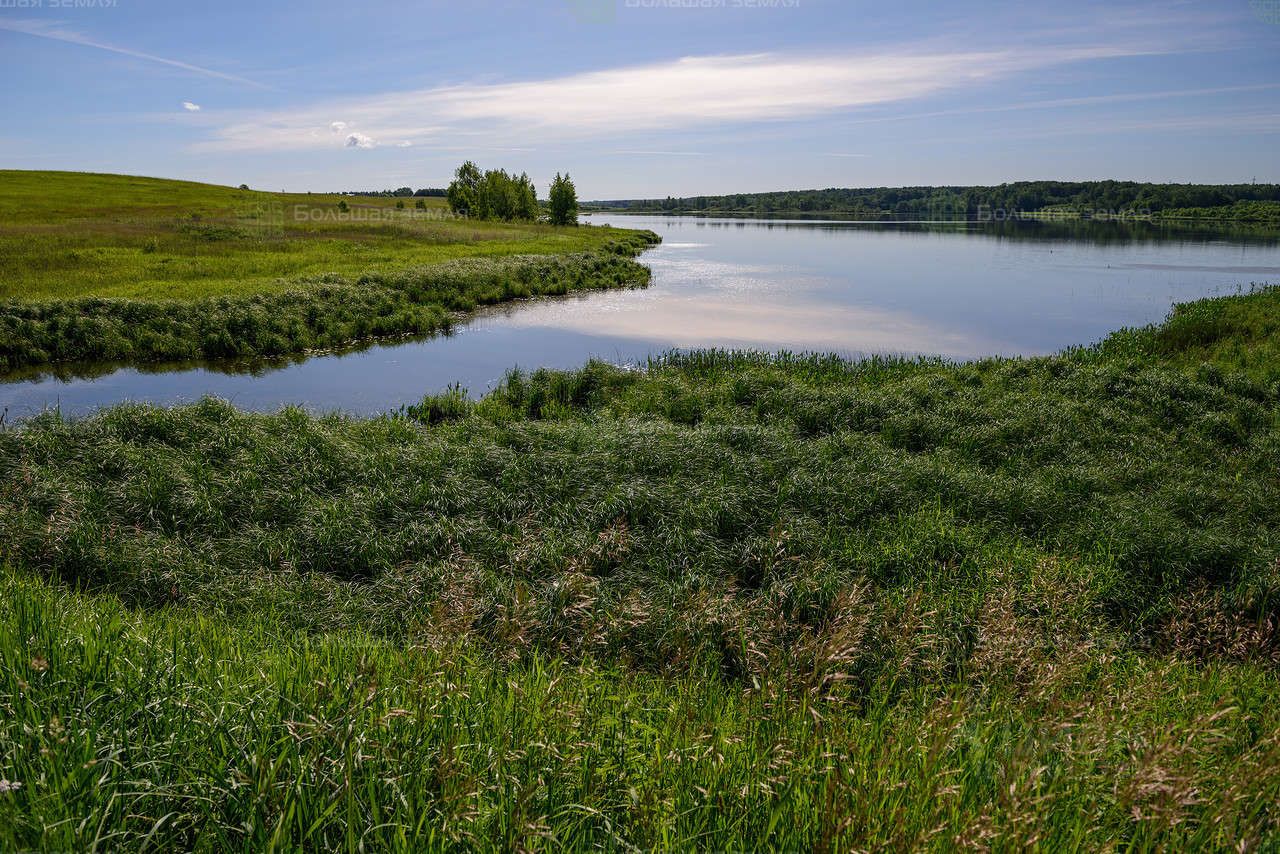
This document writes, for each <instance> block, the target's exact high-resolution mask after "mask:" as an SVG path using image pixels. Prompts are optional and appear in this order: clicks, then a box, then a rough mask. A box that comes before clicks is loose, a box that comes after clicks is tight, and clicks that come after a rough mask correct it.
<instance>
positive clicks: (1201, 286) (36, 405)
mask: <svg viewBox="0 0 1280 854" xmlns="http://www.w3.org/2000/svg"><path fill="white" fill-rule="evenodd" d="M586 220H587V221H588V222H597V223H600V222H607V223H610V224H613V225H619V226H628V227H635V228H649V229H653V230H654V231H656V232H658V233H659V234H660V235H662V238H663V241H664V242H663V244H662V245H661V246H659V247H657V248H655V249H653V250H651V251H649V252H647V253H646V254H645V255H644V256H643V258H642V260H643V261H644V262H645V263H647V264H648V265H649V266H651V267H652V268H653V281H652V283H651V285H650V286H649V287H648V288H646V289H635V290H626V291H609V292H594V293H586V294H581V295H575V296H569V297H564V298H559V299H545V300H530V301H522V302H517V303H508V304H505V305H502V306H497V307H494V308H491V309H486V310H484V311H482V312H480V313H479V314H478V315H477V316H475V317H474V318H472V319H470V320H469V321H467V322H466V323H464V324H460V325H459V326H458V327H457V328H456V329H455V330H454V332H453V333H452V334H450V335H446V336H438V337H434V338H428V339H418V340H407V341H406V340H401V341H396V342H393V343H387V344H382V345H375V346H372V347H367V348H365V349H361V350H358V351H353V352H346V353H335V354H325V355H318V356H312V357H309V358H305V359H300V360H285V361H284V362H282V363H276V364H270V363H256V364H251V365H245V364H221V365H219V364H203V365H175V366H146V367H145V368H143V369H138V368H136V367H127V366H124V367H115V366H100V365H99V366H69V367H64V368H59V373H58V375H53V374H51V373H49V372H47V371H45V372H36V373H32V374H29V375H25V378H22V379H16V380H15V379H13V378H10V380H9V381H6V382H0V411H4V412H6V416H5V417H6V418H7V419H8V420H9V421H13V420H16V419H21V418H24V417H27V416H29V415H31V414H33V413H36V412H39V411H40V410H41V409H44V408H46V407H60V408H61V410H62V412H64V413H67V414H83V413H88V412H92V411H94V410H95V409H97V408H99V407H101V406H106V405H110V404H113V403H118V402H120V401H125V400H138V401H151V402H155V403H163V404H172V403H180V402H186V401H193V400H198V399H199V398H201V397H202V396H204V395H216V396H218V397H223V398H226V399H228V400H230V401H232V402H233V403H235V404H236V405H237V406H240V407H243V408H246V409H257V410H273V409H276V408H278V407H280V406H282V405H285V404H301V405H303V406H305V407H307V408H308V409H310V410H313V411H329V410H341V411H345V412H351V413H358V414H372V413H377V412H385V411H388V410H394V409H397V408H399V407H400V406H402V405H404V404H408V403H414V402H416V401H418V400H419V399H420V398H421V397H422V396H423V395H424V394H426V393H428V392H435V391H440V390H442V389H444V388H446V387H447V386H449V385H450V384H452V383H460V384H461V385H462V386H463V387H465V388H467V389H468V390H469V391H470V392H471V393H472V394H473V395H478V394H482V393H484V392H485V391H486V390H488V389H489V388H492V387H493V385H494V384H496V383H497V382H499V381H500V380H501V379H502V377H503V375H504V374H505V373H506V372H507V371H508V370H509V369H511V368H513V367H517V366H518V367H520V368H523V369H528V370H532V369H535V368H538V367H543V366H546V367H555V368H573V367H578V366H580V365H582V364H583V363H584V362H585V361H587V360H588V359H590V358H593V357H594V358H601V359H606V360H608V361H610V362H615V363H619V364H638V363H642V362H643V361H644V360H645V359H646V358H648V357H649V356H653V355H659V354H661V353H663V352H665V351H667V350H670V349H673V348H680V349H687V348H700V347H731V348H756V349H767V350H792V351H824V352H837V353H841V354H844V355H848V356H854V357H856V356H860V355H866V354H871V353H901V354H920V353H924V354H936V355H941V356H946V357H949V358H953V359H973V358H979V357H983V356H991V355H1008V356H1014V355H1039V354H1045V353H1052V352H1056V351H1058V350H1061V349H1063V348H1065V347H1068V346H1071V345H1074V344H1088V343H1091V342H1093V341H1096V340H1098V339H1099V338H1101V337H1103V336H1104V335H1106V334H1107V333H1108V332H1111V331H1112V330H1114V329H1117V328H1119V327H1122V326H1133V325H1141V324H1146V323H1150V322H1153V321H1157V320H1160V319H1161V318H1162V317H1164V315H1165V314H1166V313H1167V312H1168V310H1169V308H1170V306H1171V305H1172V304H1173V303H1175V302H1181V301H1185V300H1189V299H1195V298H1197V297H1201V296H1208V295H1216V294H1222V293H1232V292H1235V291H1236V290H1237V289H1240V288H1245V289H1247V288H1248V287H1249V286H1250V285H1251V284H1253V283H1264V282H1270V283H1280V241H1278V240H1277V239H1275V238H1273V237H1267V236H1257V235H1251V234H1248V233H1236V232H1213V231H1205V230H1202V229H1184V228H1172V227H1160V226H1155V225H1152V224H1149V223H1113V222H1093V223H1043V222H1004V223H979V222H969V223H919V222H894V223H855V222H829V221H789V220H750V219H709V218H708V219H703V218H692V217H663V216H627V215H620V214H608V215H603V214H601V215H595V216H591V217H587V218H586Z"/></svg>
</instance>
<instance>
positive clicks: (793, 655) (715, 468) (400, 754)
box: [0, 277, 1280, 850]
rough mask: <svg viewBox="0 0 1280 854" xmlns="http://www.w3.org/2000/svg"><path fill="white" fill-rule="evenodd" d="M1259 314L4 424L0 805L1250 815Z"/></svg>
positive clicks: (1267, 769)
mask: <svg viewBox="0 0 1280 854" xmlns="http://www.w3.org/2000/svg"><path fill="white" fill-rule="evenodd" d="M410 279H412V277H410ZM1277 317H1280V301H1278V300H1277V298H1276V292H1275V291H1273V290H1263V291H1258V292H1255V293H1251V294H1245V295H1241V296H1239V297H1232V298H1227V299H1221V300H1215V301H1207V302H1202V303H1197V304H1192V305H1190V306H1186V307H1180V308H1179V309H1178V310H1176V311H1175V312H1174V314H1173V315H1172V316H1171V318H1170V320H1169V321H1168V322H1166V323H1164V324H1160V325H1157V326H1154V327H1150V328H1147V329H1142V330H1126V331H1122V332H1120V333H1117V334H1116V335H1115V336H1112V338H1110V339H1108V340H1107V341H1105V342H1103V343H1102V344H1101V345H1099V346H1097V347H1093V348H1087V349H1081V350H1076V351H1071V352H1068V353H1064V354H1062V355H1060V356H1055V357H1050V358H1038V359H1014V360H1005V359H994V360H987V361H982V362H977V363H971V364H964V365H954V364H949V363H944V362H941V361H936V360H901V359H872V360H867V361H863V362H856V363H854V362H848V361H844V360H841V359H838V358H835V357H818V356H792V355H786V354H782V355H765V354H755V353H726V352H695V353H684V354H672V355H669V356H667V357H665V358H663V359H661V360H656V361H655V362H653V363H652V364H650V365H649V366H647V369H646V370H643V371H624V370H621V369H618V368H614V367H611V366H609V365H606V364H601V363H591V364H588V365H587V366H585V367H584V368H583V369H581V370H579V371H572V372H555V371H539V372H536V373H534V374H518V373H517V374H512V375H511V376H510V377H508V379H507V381H506V382H505V383H504V384H503V385H502V386H501V387H499V388H498V389H497V390H495V391H494V392H492V393H491V394H489V395H487V396H486V397H484V398H482V399H479V400H470V399H468V398H467V397H466V396H465V395H464V394H463V393H462V392H461V390H460V389H453V390H451V391H450V392H449V393H447V394H445V395H441V396H437V397H431V398H427V399H424V401H423V402H422V403H421V404H420V405H418V406H414V407H408V408H406V410H405V411H404V412H403V413H401V414H399V415H396V416H388V417H383V418H376V419H351V418H345V417H338V416H326V417H313V416H310V415H307V414H305V413H304V412H302V411H300V410H295V409H286V410H282V411H281V412H279V413H276V414H272V415H261V414H248V413H243V412H240V411H238V410H236V409H234V408H233V407H231V406H229V405H228V404H225V403H222V402H219V401H215V400H206V401H203V402H201V403H199V404H196V405H193V406H188V407H181V408H175V409H162V408H154V407H147V406H134V405H126V406H119V407H115V408H113V409H111V410H108V411H106V412H104V413H102V414H100V415H98V416H95V417H92V418H88V419H82V420H68V419H63V418H60V417H59V416H57V415H56V414H52V413H51V414H46V415H44V416H41V417H39V418H36V419H34V420H32V421H30V422H26V423H24V424H23V425H22V426H20V427H19V428H17V429H13V430H10V431H8V432H2V433H0V561H3V562H6V563H7V564H8V566H9V567H10V568H9V570H8V571H7V572H6V574H5V575H4V576H3V582H2V583H3V586H4V595H3V597H0V655H3V657H4V659H3V663H4V668H3V671H2V672H0V705H2V706H3V708H4V723H3V724H0V726H2V727H3V729H0V778H3V779H5V780H8V781H10V782H16V783H21V786H20V787H19V788H16V789H11V790H10V791H9V792H7V793H3V794H0V845H5V846H8V847H19V848H22V847H41V846H43V847H51V848H66V847H71V848H82V847H88V846H90V845H93V844H99V845H112V846H125V847H143V846H144V845H151V846H155V847H188V848H214V847H228V846H234V847H247V848H263V847H272V848H296V847H323V848H337V847H342V848H348V849H355V848H357V847H359V846H361V845H364V846H365V847H395V848H402V849H414V850H420V849H423V848H428V849H442V848H454V847H481V848H505V849H522V850H528V849H537V848H568V849H587V848H608V849H625V848H651V847H662V848H690V847H701V848H714V849H758V848H762V847H773V848H778V849H788V850H795V849H806V850H807V849H821V850H865V849H870V848H881V847H889V848H895V849H897V848H911V847H924V848H932V849H939V850H942V849H950V848H952V847H954V846H956V845H965V846H971V847H978V848H997V849H1001V850H1008V849H1016V848H1025V847H1034V846H1039V847H1043V848H1046V849H1049V850H1058V849H1062V848H1108V847H1133V848H1137V849H1144V850H1145V849H1152V848H1163V847H1177V848H1211V849H1222V850H1225V849H1237V850H1238V849H1244V850H1254V849H1266V848H1269V847H1273V846H1274V845H1275V844H1276V841H1277V839H1278V838H1280V837H1278V836H1277V821H1280V814H1278V813H1277V810H1276V807H1275V804H1276V803H1277V802H1280V738H1278V736H1277V734H1278V733H1280V717H1277V715H1278V714H1280V713H1278V712H1277V711H1276V710H1277V709H1280V703H1278V702H1277V701H1278V700H1280V685H1278V684H1277V680H1276V670H1275V667H1276V662H1277V658H1278V657H1280V635H1278V634H1277V626H1278V625H1280V619H1278V617H1280V604H1278V603H1280V598H1278V597H1277V594H1278V593H1280V543H1278V542H1277V523H1278V522H1280V518H1278V517H1280V509H1278V508H1280V477H1278V476H1277V469H1276V466H1275V461H1276V459H1278V458H1280V419H1278V417H1277V416H1278V404H1280V384H1278V382H1277V380H1278V379H1280V376H1278V375H1277V372H1276V369H1275V367H1274V365H1275V362H1274V361H1268V360H1269V357H1268V356H1267V355H1266V354H1267V353H1269V352H1270V348H1272V347H1274V335H1273V334H1272V332H1271V330H1273V329H1274V324H1275V322H1276V319H1277ZM6 833H7V834H8V836H4V835H3V834H6Z"/></svg>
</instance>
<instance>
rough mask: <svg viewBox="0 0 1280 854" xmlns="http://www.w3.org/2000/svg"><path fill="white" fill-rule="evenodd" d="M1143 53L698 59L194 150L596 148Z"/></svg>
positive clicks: (258, 117) (414, 95) (420, 96)
mask: <svg viewBox="0 0 1280 854" xmlns="http://www.w3.org/2000/svg"><path fill="white" fill-rule="evenodd" d="M1149 52H1151V51H1150V50H1148V49H1142V48H1135V47H1116V46H1085V47H1057V48H1054V47H1045V46H1031V45H1028V46H1026V47H1023V48H1017V49H1002V50H990V51H972V50H951V51H948V50H924V49H921V48H918V47H917V48H915V49H897V50H885V51H881V52H877V53H861V54H850V55H843V54H842V55H828V56H808V55H806V56H793V55H784V54H750V55H738V56H699V57H686V58H684V59H679V60H674V61H669V62H661V63H653V64H649V65H638V66H630V67H624V68H614V69H608V70H603V71H592V72H585V73H579V74H572V75H567V76H562V77H554V78H549V79H545V80H533V81H525V82H520V83H500V84H467V85H460V86H450V87H438V88H431V89H418V90H412V91H406V92H395V93H388V94H379V95H371V96H369V97H366V98H358V99H347V100H343V101H340V102H335V103H326V104H320V105H316V106H312V107H307V108H300V109H291V110H284V111H277V112H270V113H257V114H251V115H247V116H245V117H244V118H243V119H242V120H239V121H236V122H234V123H232V124H229V125H226V126H224V127H222V128H221V129H220V130H218V131H217V133H216V136H215V138H214V139H212V140H209V141H207V142H206V143H204V144H203V145H202V146H201V147H202V148H206V149H217V150H263V149H268V150H288V149H302V148H314V147H323V146H325V145H326V144H328V143H326V142H325V140H324V138H323V136H321V135H319V134H317V133H316V132H315V131H316V129H318V128H324V127H326V126H329V125H330V122H331V117H332V116H333V115H335V114H337V115H342V116H345V117H347V123H348V124H351V125H355V126H358V127H360V128H362V129H363V130H364V131H366V132H368V133H369V134H371V135H373V136H376V137H379V138H381V137H392V138H404V139H413V140H415V141H423V140H431V139H445V138H448V137H450V136H456V135H458V134H461V133H470V134H476V135H488V136H490V137H496V136H499V135H503V136H509V135H510V133H511V132H513V131H516V130H518V131H519V132H520V133H521V134H523V135H525V136H526V137H535V136H537V137H543V138H546V137H553V138H566V137H601V136H617V135H621V134H627V133H636V132H641V131H656V130H678V129H682V128H688V127H693V126H699V125H708V124H717V123H719V124H725V123H734V122H739V123H740V122H759V121H776V120H789V119H801V118H806V117H813V116H820V115H825V114H830V113H835V112H839V111H845V110H851V109H855V108H859V107H866V106H871V105H876V104H888V103H895V102H900V101H906V100H910V99H915V98H922V97H925V96H928V95H934V94H937V93H939V92H944V91H948V90H952V89H957V88H961V87H965V86H972V85H977V84H981V83H983V82H985V81H989V80H993V79H998V78H1002V77H1007V76H1009V75H1013V74H1017V73H1024V72H1028V71H1032V70H1035V69H1039V68H1045V67H1048V66H1052V65H1057V64H1062V63H1069V62H1077V61H1086V60H1096V59H1106V58H1113V57H1119V56H1132V55H1137V54H1141V53H1149Z"/></svg>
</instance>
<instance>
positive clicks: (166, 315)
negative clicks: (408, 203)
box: [0, 231, 659, 372]
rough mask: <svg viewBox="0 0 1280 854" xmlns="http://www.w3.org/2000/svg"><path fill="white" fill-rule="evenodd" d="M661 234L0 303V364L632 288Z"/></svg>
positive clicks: (243, 338)
mask: <svg viewBox="0 0 1280 854" xmlns="http://www.w3.org/2000/svg"><path fill="white" fill-rule="evenodd" d="M658 242H659V238H658V236H657V235H655V234H653V233H652V232H630V233H628V232H623V231H619V232H617V233H616V236H614V238H613V239H612V240H610V241H609V242H607V243H606V244H605V245H603V246H602V247H601V248H600V249H599V250H597V251H592V252H577V253H572V254H567V255H559V256H556V255H533V256H522V255H515V256H501V257H496V258H484V259H460V260H455V261H449V262H445V263H442V264H437V265H431V266H422V267H411V268H407V269H401V270H396V271H394V272H390V273H372V274H366V275H363V276H360V277H358V278H354V279H349V278H344V277H341V276H326V277H322V278H318V279H313V280H303V281H299V282H297V283H296V284H295V285H294V286H293V287H290V288H288V289H285V290H283V291H281V292H274V293H263V294H254V295H250V296H221V297H206V298H201V299H193V300H138V299H110V298H80V299H66V300H56V301H26V300H6V301H4V302H0V328H3V329H4V330H5V336H4V339H3V340H2V341H0V372H3V371H5V370H12V369H15V368H21V367H27V366H33V365H44V364H48V363H53V362H69V361H79V362H91V361H102V362H121V361H136V362H145V361H158V360H188V359H218V358H246V357H271V356H282V355H288V354H292V353H300V352H304V351H307V350H314V349H328V348H334V347H340V346H349V345H351V344H352V343H354V342H358V341H371V340H376V339H377V338H380V337H388V336H396V335H425V334H430V333H434V332H440V331H443V330H446V329H448V328H449V327H450V325H451V324H452V323H453V322H454V316H455V315H456V313H458V312H468V311H471V310H474V309H475V308H476V307H478V306H482V305H492V304H495V303H499V302H504V301H507V300H513V299H520V298H524V297H530V296H542V295H559V294H567V293H571V292H574V291H583V290H598V289H604V288H617V287H638V286H643V285H645V284H646V283H647V282H648V280H649V270H648V268H647V267H645V266H644V265H642V264H639V263H637V262H636V261H635V260H634V256H636V255H638V254H639V253H640V252H642V251H643V250H644V249H646V248H648V247H649V246H652V245H654V244H656V243H658Z"/></svg>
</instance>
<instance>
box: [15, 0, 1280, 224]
mask: <svg viewBox="0 0 1280 854" xmlns="http://www.w3.org/2000/svg"><path fill="white" fill-rule="evenodd" d="M0 70H2V71H3V80H4V82H5V85H4V86H3V87H0V111H3V115H4V116H6V117H7V120H6V122H5V123H4V125H3V126H2V127H0V168H11V169H68V170H77V171H94V172H117V173H126V174H134V175H154V176H159V177H167V178H183V179H189V180H197V181H209V182H213V183H219V184H232V185H236V184H241V183H247V184H249V185H250V186H251V187H254V188H257V189H267V190H289V191H307V190H312V191H338V190H355V189H381V188H393V187H400V186H411V187H414V188H418V187H439V186H444V185H445V184H447V183H448V181H449V179H450V177H451V174H452V172H453V169H454V168H455V167H456V166H457V164H458V163H460V162H461V161H462V160H464V159H472V160H475V161H476V162H477V163H479V164H480V165H481V166H482V167H484V168H489V167H503V168H506V169H508V170H513V171H516V172H528V173H529V175H530V176H531V177H532V178H533V179H534V180H535V182H536V183H537V185H538V187H539V192H540V195H542V196H544V197H545V194H546V187H547V185H548V183H549V182H550V180H551V178H552V176H553V175H554V174H555V173H556V172H558V171H567V172H569V173H570V174H571V175H572V176H573V178H574V180H575V182H576V184H577V187H578V192H579V196H580V197H581V198H584V199H621V198H650V197H663V196H667V195H673V196H689V195H697V194H718V193H734V192H759V191H767V190H783V189H803V188H822V187H866V186H899V185H919V184H998V183H1002V182H1005V181H1016V180H1041V179H1062V180H1091V179H1104V178H1115V179H1125V180H1140V181H1177V182H1206V183H1235V182H1249V181H1253V180H1257V181H1259V182H1280V155H1278V154H1277V152H1280V0H1222V2H1214V0H1199V2H1180V0H1166V2H1140V3H1126V2H1122V1H1120V2H1117V1H1115V0H1113V2H1105V3H1094V2H1089V1H1088V0H1083V2H1077V0H1072V2H1061V0H1057V2H1048V3H1039V2H1032V0H1019V2H985V3H978V2H966V0H954V2H946V3H941V2H936V0H934V2H920V0H892V2H876V3H872V2H859V0H525V2H515V0H451V2H444V1H443V0H422V2H410V0H400V2H380V1H379V0H372V2H359V3H356V2H330V0H313V2H308V3H288V2H263V0H253V2H239V0H219V2H217V3H198V2H191V0H188V2H174V0H164V2H151V0H0ZM0 180H2V179H0Z"/></svg>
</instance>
